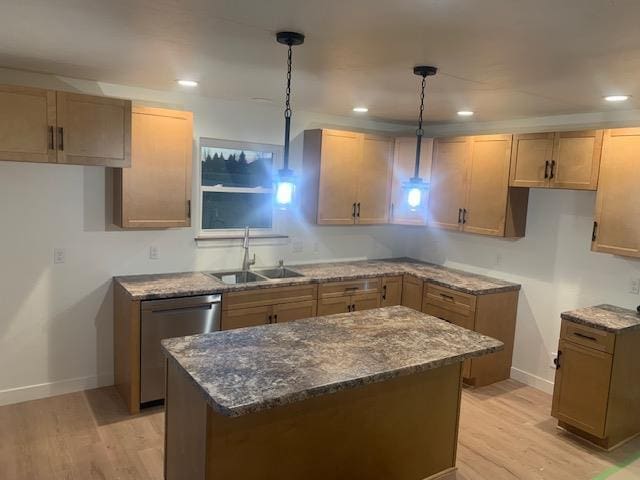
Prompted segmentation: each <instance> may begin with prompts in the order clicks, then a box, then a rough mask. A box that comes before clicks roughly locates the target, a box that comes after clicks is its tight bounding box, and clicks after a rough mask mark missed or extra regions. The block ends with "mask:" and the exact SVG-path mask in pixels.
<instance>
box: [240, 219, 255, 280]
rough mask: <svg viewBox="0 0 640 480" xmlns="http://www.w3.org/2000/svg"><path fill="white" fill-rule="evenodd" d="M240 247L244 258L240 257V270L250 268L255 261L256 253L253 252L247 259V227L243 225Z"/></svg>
mask: <svg viewBox="0 0 640 480" xmlns="http://www.w3.org/2000/svg"><path fill="white" fill-rule="evenodd" d="M242 248H244V258H243V259H242V270H243V271H247V270H249V269H250V268H251V265H255V263H256V254H255V253H254V254H253V258H251V259H249V227H248V226H246V227H244V240H243V241H242Z"/></svg>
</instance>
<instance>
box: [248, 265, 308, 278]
mask: <svg viewBox="0 0 640 480" xmlns="http://www.w3.org/2000/svg"><path fill="white" fill-rule="evenodd" d="M256 272H257V273H259V274H260V275H262V276H263V277H267V278H272V279H276V278H295V277H303V276H304V275H302V274H300V273H298V272H294V271H293V270H289V269H288V268H284V267H274V268H266V269H264V270H256Z"/></svg>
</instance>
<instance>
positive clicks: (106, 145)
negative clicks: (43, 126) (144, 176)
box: [57, 92, 131, 167]
mask: <svg viewBox="0 0 640 480" xmlns="http://www.w3.org/2000/svg"><path fill="white" fill-rule="evenodd" d="M57 115H58V119H57V123H58V163H70V164H76V165H102V166H107V167H130V166H131V101H130V100H120V99H117V98H106V97H93V96H90V95H79V94H75V93H65V92H58V93H57Z"/></svg>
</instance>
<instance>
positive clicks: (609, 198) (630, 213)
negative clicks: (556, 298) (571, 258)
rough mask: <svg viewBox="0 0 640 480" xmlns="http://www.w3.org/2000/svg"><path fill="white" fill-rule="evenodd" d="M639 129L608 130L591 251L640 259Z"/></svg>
mask: <svg viewBox="0 0 640 480" xmlns="http://www.w3.org/2000/svg"><path fill="white" fill-rule="evenodd" d="M639 151H640V128H621V129H613V130H605V132H604V140H603V149H602V162H601V165H600V180H599V185H598V194H597V196H596V211H595V219H594V220H595V221H594V228H593V238H592V240H593V242H592V250H593V251H596V252H605V253H612V254H615V255H623V256H630V257H640V222H639V221H638V219H640V196H639V195H638V185H640V161H639V160H638V152H639Z"/></svg>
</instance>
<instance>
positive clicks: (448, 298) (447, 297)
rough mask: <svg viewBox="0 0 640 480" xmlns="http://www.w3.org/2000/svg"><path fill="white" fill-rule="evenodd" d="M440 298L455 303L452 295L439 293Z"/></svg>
mask: <svg viewBox="0 0 640 480" xmlns="http://www.w3.org/2000/svg"><path fill="white" fill-rule="evenodd" d="M440 296H441V297H442V298H444V299H445V300H449V301H450V302H455V301H456V299H455V298H453V296H452V295H447V294H446V293H440Z"/></svg>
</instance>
